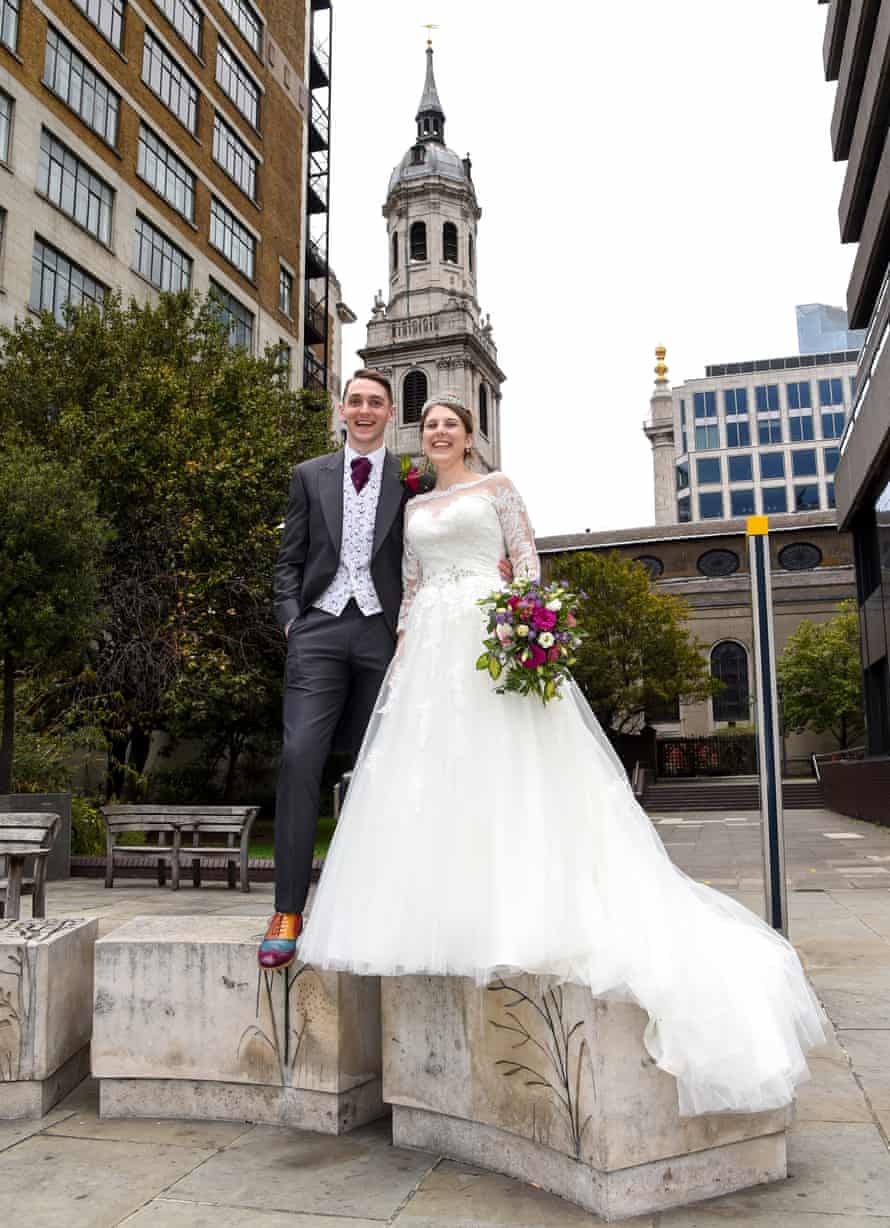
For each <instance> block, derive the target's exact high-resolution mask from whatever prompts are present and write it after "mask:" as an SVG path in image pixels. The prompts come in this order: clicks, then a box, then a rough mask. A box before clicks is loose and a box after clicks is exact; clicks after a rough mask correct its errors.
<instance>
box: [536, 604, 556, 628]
mask: <svg viewBox="0 0 890 1228" xmlns="http://www.w3.org/2000/svg"><path fill="white" fill-rule="evenodd" d="M556 623H557V618H556V611H555V610H548V609H546V608H542V607H539V608H538V609H536V610H535V612H534V614H533V615H532V626H533V627H534V629H535V630H536V631H552V630H553V628H554V627H555V626H556Z"/></svg>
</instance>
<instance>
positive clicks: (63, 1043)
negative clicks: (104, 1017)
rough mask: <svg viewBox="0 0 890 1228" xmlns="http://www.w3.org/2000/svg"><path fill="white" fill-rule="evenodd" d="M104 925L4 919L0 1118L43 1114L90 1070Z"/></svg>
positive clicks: (0, 940) (0, 938)
mask: <svg viewBox="0 0 890 1228" xmlns="http://www.w3.org/2000/svg"><path fill="white" fill-rule="evenodd" d="M97 929H98V922H97V921H96V920H95V919H93V920H89V921H81V920H74V919H70V918H66V919H64V920H61V921H46V920H35V921H12V920H6V921H0V1118H20V1117H43V1116H44V1114H46V1113H48V1112H49V1110H50V1109H51V1108H52V1107H53V1105H54V1104H57V1103H58V1101H59V1100H61V1099H62V1098H63V1097H64V1096H67V1094H68V1092H69V1091H71V1089H72V1088H74V1087H76V1086H77V1084H78V1083H79V1082H80V1081H81V1079H84V1078H85V1077H86V1076H87V1075H88V1074H89V1072H90V1063H89V1056H90V1054H89V1043H90V1031H91V1029H92V1023H93V948H94V946H95V943H96V933H97Z"/></svg>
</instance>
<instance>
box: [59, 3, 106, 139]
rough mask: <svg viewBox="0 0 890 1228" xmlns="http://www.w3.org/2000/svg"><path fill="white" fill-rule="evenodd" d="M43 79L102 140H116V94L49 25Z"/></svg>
mask: <svg viewBox="0 0 890 1228" xmlns="http://www.w3.org/2000/svg"><path fill="white" fill-rule="evenodd" d="M43 83H44V85H46V86H47V88H48V89H51V90H52V92H53V93H54V94H56V95H57V96H58V97H59V98H61V99H62V101H63V102H64V103H66V104H67V105H68V106H69V107H70V108H71V110H72V111H74V112H75V114H77V115H79V116H80V118H81V119H82V120H83V122H84V123H85V124H86V125H87V127H88V128H92V130H93V132H96V133H98V134H99V136H101V138H102V140H103V141H107V143H108V144H109V145H116V144H117V120H118V115H119V113H120V105H121V100H120V97H119V96H118V95H117V94H116V93H115V91H114V90H113V89H111V87H110V86H108V85H106V84H105V82H104V81H103V80H102V78H101V77H100V76H98V74H97V73H95V72H94V71H93V69H92V68H91V67H90V65H89V64H88V63H87V62H86V60H85V59H84V58H83V57H82V56H81V55H79V54H78V53H77V52H76V51H75V50H74V48H73V47H72V46H71V44H70V43H68V42H66V41H65V39H64V38H62V36H61V35H60V34H57V33H56V31H55V30H54V29H53V28H52V26H50V27H49V29H48V30H47V32H46V58H45V60H44V64H43Z"/></svg>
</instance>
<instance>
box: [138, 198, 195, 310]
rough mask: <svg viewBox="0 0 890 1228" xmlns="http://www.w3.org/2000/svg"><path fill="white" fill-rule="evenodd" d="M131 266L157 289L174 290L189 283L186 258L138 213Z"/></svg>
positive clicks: (182, 287)
mask: <svg viewBox="0 0 890 1228" xmlns="http://www.w3.org/2000/svg"><path fill="white" fill-rule="evenodd" d="M133 268H134V269H135V270H136V272H137V273H139V274H140V276H142V277H144V278H145V280H146V281H150V282H151V284H152V285H153V286H157V288H158V289H159V290H169V291H171V292H173V293H175V292H177V291H179V290H188V289H189V288H190V287H191V284H192V262H191V259H190V257H188V256H187V255H186V254H185V252H184V251H182V250H181V249H180V248H178V247H177V246H176V244H175V243H171V242H170V240H169V239H168V238H167V236H166V235H164V234H162V233H161V231H160V230H158V229H157V228H156V227H154V226H152V224H151V222H149V221H148V219H147V218H144V217H142V216H141V215H140V214H137V216H136V241H135V245H134V252H133Z"/></svg>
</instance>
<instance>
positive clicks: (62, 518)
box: [0, 436, 109, 793]
mask: <svg viewBox="0 0 890 1228" xmlns="http://www.w3.org/2000/svg"><path fill="white" fill-rule="evenodd" d="M0 491H2V499H0V656H2V661H3V725H2V734H0V793H8V792H9V791H10V789H11V788H12V773H13V754H14V750H15V693H16V674H17V672H18V671H19V670H21V669H22V668H23V667H24V666H31V667H35V666H41V667H44V668H45V667H48V666H54V665H59V664H61V663H63V662H65V661H72V662H75V663H77V662H80V661H82V654H83V652H84V649H85V648H86V644H87V640H88V639H89V637H90V636H91V635H92V634H93V633H94V632H95V630H96V628H97V626H98V625H99V622H100V619H101V610H100V595H101V581H102V556H103V552H104V550H105V549H106V547H107V545H108V542H109V534H108V530H107V526H106V524H105V522H104V521H103V520H102V518H101V517H100V516H99V514H98V513H97V510H96V499H95V497H94V495H93V494H92V493H91V492H90V490H89V489H88V488H87V487H85V485H84V478H83V475H82V473H81V471H80V469H79V467H78V465H77V463H76V462H72V463H68V464H63V463H62V462H61V461H58V460H54V459H52V458H50V457H47V456H46V455H45V454H44V453H43V451H42V450H41V449H40V448H38V447H36V446H35V445H33V444H30V443H27V442H24V441H22V440H21V439H16V438H15V436H13V437H12V439H11V440H7V442H5V443H4V444H3V446H2V447H0Z"/></svg>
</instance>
